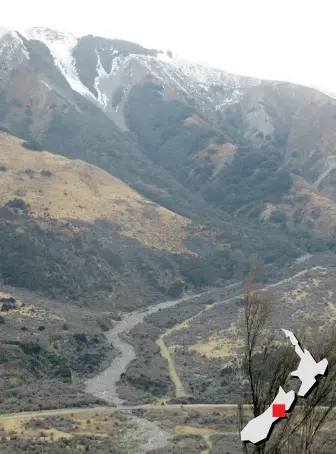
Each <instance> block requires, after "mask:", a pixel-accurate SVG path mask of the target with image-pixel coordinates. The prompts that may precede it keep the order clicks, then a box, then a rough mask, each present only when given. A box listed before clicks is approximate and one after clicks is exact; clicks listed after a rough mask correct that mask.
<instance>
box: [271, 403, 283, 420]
mask: <svg viewBox="0 0 336 454" xmlns="http://www.w3.org/2000/svg"><path fill="white" fill-rule="evenodd" d="M272 416H273V418H285V417H286V405H285V404H273V405H272Z"/></svg>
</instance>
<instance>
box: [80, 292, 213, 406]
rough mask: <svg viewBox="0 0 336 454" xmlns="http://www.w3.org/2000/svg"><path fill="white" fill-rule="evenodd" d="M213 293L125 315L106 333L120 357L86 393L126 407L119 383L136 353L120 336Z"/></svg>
mask: <svg viewBox="0 0 336 454" xmlns="http://www.w3.org/2000/svg"><path fill="white" fill-rule="evenodd" d="M211 292H212V290H208V291H206V292H203V293H199V294H197V295H190V296H185V297H183V298H180V299H177V300H171V301H164V302H163V303H159V304H156V305H155V306H150V307H149V308H147V309H145V310H143V311H134V312H131V313H130V314H127V315H125V316H124V317H123V319H122V320H121V322H120V323H118V324H117V325H116V326H115V327H114V328H112V329H111V330H110V331H108V332H107V333H106V338H107V340H108V342H110V343H112V345H113V347H114V348H116V349H117V350H118V352H119V354H118V356H117V357H116V358H114V360H113V361H112V363H111V365H110V366H109V367H108V368H107V369H105V370H104V371H103V372H101V373H100V374H99V375H97V376H96V377H93V378H90V379H88V380H87V381H86V390H85V391H86V392H87V393H89V394H93V395H94V396H95V397H98V398H100V399H104V400H105V401H106V402H108V403H109V404H113V405H115V406H117V407H122V406H123V405H124V400H123V399H121V398H120V397H119V395H118V392H117V383H118V381H119V379H120V377H121V374H122V373H124V372H126V368H127V366H128V365H129V363H130V362H131V361H133V360H134V359H135V358H136V353H135V350H134V348H133V346H132V345H131V344H129V343H128V342H127V341H125V340H123V339H122V338H121V337H120V335H121V334H123V333H127V332H128V331H130V330H131V329H132V328H134V327H135V326H136V325H137V324H138V323H142V322H143V320H144V319H145V317H147V316H148V315H151V314H154V313H156V312H158V311H159V310H160V309H168V308H169V307H173V306H176V305H177V304H180V303H182V302H183V301H188V300H190V299H194V298H199V297H201V296H203V295H206V294H209V293H211Z"/></svg>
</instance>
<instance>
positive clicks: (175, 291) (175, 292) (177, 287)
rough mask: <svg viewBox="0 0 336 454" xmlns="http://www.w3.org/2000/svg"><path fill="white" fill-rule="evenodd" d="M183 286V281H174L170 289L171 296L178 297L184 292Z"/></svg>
mask: <svg viewBox="0 0 336 454" xmlns="http://www.w3.org/2000/svg"><path fill="white" fill-rule="evenodd" d="M183 287H184V284H183V282H174V284H172V285H171V286H170V287H169V289H168V295H169V296H170V297H171V298H178V297H179V296H180V295H181V293H182V292H183Z"/></svg>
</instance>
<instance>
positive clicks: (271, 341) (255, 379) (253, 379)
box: [238, 272, 336, 454]
mask: <svg viewBox="0 0 336 454" xmlns="http://www.w3.org/2000/svg"><path fill="white" fill-rule="evenodd" d="M254 275H255V272H252V273H250V275H249V277H248V279H247V281H246V283H245V289H244V310H243V325H242V327H241V335H242V338H243V339H244V347H243V355H242V361H241V370H242V374H243V383H244V386H245V393H244V396H243V401H242V402H241V404H240V405H239V407H238V421H239V430H240V431H241V430H242V429H243V427H244V426H245V424H246V423H247V422H248V420H249V419H251V417H257V416H259V415H261V414H262V413H263V412H264V411H265V410H266V409H267V408H268V407H269V406H270V405H271V403H272V401H273V400H274V398H275V396H276V394H277V392H278V391H279V387H280V386H282V387H283V388H284V389H286V388H288V390H289V389H294V388H293V387H294V386H295V382H294V380H293V379H292V378H291V375H290V372H292V371H294V370H295V369H296V368H297V361H298V360H297V355H296V353H295V351H294V348H293V346H292V345H289V344H288V343H287V342H286V343H285V342H284V344H283V346H281V344H280V345H279V342H276V331H277V330H275V329H274V323H271V319H272V317H271V316H272V315H273V301H272V297H271V296H270V295H268V294H266V293H263V292H259V291H257V290H256V291H254V290H253V288H252V283H253V279H254ZM272 325H273V327H272ZM270 328H271V329H270ZM279 328H280V327H279ZM303 336H304V338H305V345H306V342H308V341H309V338H310V339H312V338H313V339H314V342H313V343H312V347H311V350H310V351H311V353H312V354H313V357H314V358H315V360H316V361H318V360H320V359H322V358H323V357H326V358H327V359H328V361H329V365H328V373H327V375H326V376H325V377H323V378H321V379H320V380H318V383H317V386H316V387H315V388H314V390H312V392H311V393H310V394H309V396H308V397H307V398H305V399H302V398H299V400H298V401H297V402H296V405H295V407H294V408H293V410H292V411H291V412H289V413H288V414H287V418H286V419H285V420H283V421H281V422H280V423H279V424H277V425H276V427H275V428H274V430H273V432H272V435H271V438H270V439H269V440H268V441H265V442H262V443H260V444H258V445H254V444H252V443H243V452H244V453H246V454H247V453H261V454H285V453H286V454H288V453H290V454H292V453H293V454H294V453H297V454H299V453H300V454H312V453H315V452H318V453H319V454H322V453H324V452H326V453H331V452H333V450H330V447H328V443H327V442H328V437H325V439H324V440H322V437H321V434H322V428H323V427H325V426H326V424H327V422H328V418H329V417H330V416H331V412H332V410H333V407H334V406H335V405H336V336H335V332H334V331H332V330H328V331H326V330H324V332H321V329H318V328H316V329H315V330H314V331H313V332H312V330H311V332H310V333H308V332H307V331H304V330H302V332H301V333H299V337H300V338H301V339H303ZM318 339H320V341H318ZM309 345H310V344H309ZM244 404H245V405H244ZM246 404H248V407H249V408H250V409H251V410H252V416H251V413H249V414H248V415H247V414H246ZM327 433H328V432H327ZM317 444H318V451H316V449H317V448H316V446H317ZM323 449H325V450H323ZM328 450H329V451H328Z"/></svg>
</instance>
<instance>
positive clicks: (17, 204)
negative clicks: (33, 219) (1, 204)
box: [7, 198, 30, 211]
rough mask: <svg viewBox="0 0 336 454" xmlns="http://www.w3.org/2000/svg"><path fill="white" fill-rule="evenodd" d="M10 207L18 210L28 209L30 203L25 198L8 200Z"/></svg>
mask: <svg viewBox="0 0 336 454" xmlns="http://www.w3.org/2000/svg"><path fill="white" fill-rule="evenodd" d="M7 206H8V208H17V209H18V210H22V211H28V210H29V208H30V207H29V203H26V202H25V201H24V200H23V199H17V198H15V199H12V200H8V202H7Z"/></svg>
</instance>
